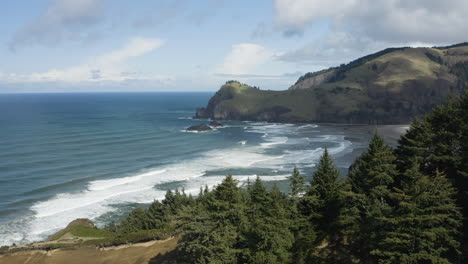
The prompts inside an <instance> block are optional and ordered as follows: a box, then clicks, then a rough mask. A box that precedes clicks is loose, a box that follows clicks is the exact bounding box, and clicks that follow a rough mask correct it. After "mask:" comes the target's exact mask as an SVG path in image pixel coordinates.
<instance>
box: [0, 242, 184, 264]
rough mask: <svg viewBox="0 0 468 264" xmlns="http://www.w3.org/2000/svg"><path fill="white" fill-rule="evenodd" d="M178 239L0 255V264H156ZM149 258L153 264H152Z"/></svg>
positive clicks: (173, 246) (175, 244)
mask: <svg viewBox="0 0 468 264" xmlns="http://www.w3.org/2000/svg"><path fill="white" fill-rule="evenodd" d="M177 240H178V238H169V239H166V240H157V241H150V242H145V243H137V244H129V245H122V246H116V247H107V248H96V247H81V248H77V249H55V250H51V251H45V250H30V251H22V252H16V253H11V254H4V255H0V263H1V264H6V263H8V264H62V263H63V264H83V263H96V264H130V263H132V264H133V263H141V264H143V263H150V262H151V263H157V262H154V259H155V257H156V256H158V255H165V254H166V253H168V252H170V251H172V250H174V249H175V248H176V246H177ZM152 259H153V261H152Z"/></svg>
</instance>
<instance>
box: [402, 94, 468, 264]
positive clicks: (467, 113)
mask: <svg viewBox="0 0 468 264" xmlns="http://www.w3.org/2000/svg"><path fill="white" fill-rule="evenodd" d="M408 137H410V138H411V139H412V140H407V138H408ZM399 143H400V146H399V147H398V149H397V151H396V154H397V155H398V163H399V164H405V162H406V163H407V162H408V160H410V158H411V159H417V160H418V161H419V163H420V169H421V170H422V171H423V172H424V173H425V174H427V175H435V173H436V171H441V172H443V173H444V174H445V175H446V177H447V178H448V179H449V180H451V181H452V182H453V184H454V186H455V187H456V189H457V195H456V198H457V204H458V206H460V207H461V208H462V214H463V218H464V221H463V223H464V224H463V233H464V239H463V243H464V246H462V248H463V250H464V255H465V256H464V258H465V261H466V259H468V154H467V153H468V90H466V91H465V93H464V94H463V95H462V96H460V97H459V98H455V99H450V100H449V102H448V103H447V104H445V105H441V106H438V107H436V109H435V110H434V111H433V112H432V113H430V114H428V115H426V116H425V117H424V119H422V120H421V124H417V123H416V124H413V125H412V126H411V128H410V129H409V131H408V133H407V135H406V136H403V137H402V138H401V140H400V142H399ZM415 146H416V147H415ZM418 146H419V147H418ZM417 148H419V150H422V151H414V149H417Z"/></svg>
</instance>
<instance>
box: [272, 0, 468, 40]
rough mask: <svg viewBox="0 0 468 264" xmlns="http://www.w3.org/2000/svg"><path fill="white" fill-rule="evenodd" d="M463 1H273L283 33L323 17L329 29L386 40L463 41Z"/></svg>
mask: <svg viewBox="0 0 468 264" xmlns="http://www.w3.org/2000/svg"><path fill="white" fill-rule="evenodd" d="M467 10H468V1H466V0H446V1H438V0H412V1H408V0H383V1H375V0H275V13H276V22H277V24H278V25H279V26H280V27H282V29H283V30H284V32H291V31H297V32H301V31H302V30H304V29H306V27H307V25H309V24H311V23H314V22H317V21H320V20H323V21H327V22H329V23H330V24H331V27H332V28H333V30H338V31H346V32H350V33H353V34H359V35H365V36H367V37H369V38H370V39H371V40H375V41H385V42H388V43H408V42H424V43H434V44H446V43H456V42H462V41H466V38H467V34H466V25H467V24H468V13H467Z"/></svg>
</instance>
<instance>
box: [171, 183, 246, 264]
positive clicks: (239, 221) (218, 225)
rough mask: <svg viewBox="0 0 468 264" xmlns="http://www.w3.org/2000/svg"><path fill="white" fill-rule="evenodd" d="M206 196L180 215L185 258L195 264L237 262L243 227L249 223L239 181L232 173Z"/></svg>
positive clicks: (182, 250) (180, 246)
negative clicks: (240, 234)
mask: <svg viewBox="0 0 468 264" xmlns="http://www.w3.org/2000/svg"><path fill="white" fill-rule="evenodd" d="M204 198H206V201H205V202H204V203H203V204H199V205H198V206H193V207H188V208H186V210H185V211H184V212H182V213H180V214H179V217H178V221H180V223H181V224H180V226H179V227H180V229H182V238H181V240H180V242H179V251H180V253H181V255H182V257H183V258H185V259H186V260H187V261H188V262H191V263H237V259H238V256H239V254H240V253H241V251H240V249H239V247H238V243H239V228H240V226H242V225H244V223H245V219H244V217H245V208H244V205H243V204H242V203H241V201H242V199H241V198H242V194H241V190H240V188H239V187H238V182H237V181H236V180H234V178H233V177H232V175H228V176H227V177H226V178H225V179H224V180H223V182H222V183H221V184H219V185H218V186H216V187H215V189H214V190H213V191H212V192H210V193H207V194H206V195H205V197H204Z"/></svg>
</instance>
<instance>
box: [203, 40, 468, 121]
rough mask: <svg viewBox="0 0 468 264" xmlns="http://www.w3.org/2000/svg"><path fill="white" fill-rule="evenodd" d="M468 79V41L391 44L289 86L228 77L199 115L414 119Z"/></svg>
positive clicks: (460, 88)
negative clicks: (260, 85)
mask: <svg viewBox="0 0 468 264" xmlns="http://www.w3.org/2000/svg"><path fill="white" fill-rule="evenodd" d="M467 81H468V43H462V44H457V45H453V46H449V47H434V48H389V49H385V50H383V51H380V52H377V53H375V54H371V55H368V56H365V57H362V58H360V59H357V60H355V61H352V62H350V63H348V64H345V65H341V66H339V67H333V68H330V69H326V70H322V71H319V72H315V73H307V74H305V75H304V76H302V77H300V78H299V80H298V81H297V82H296V83H295V84H294V85H293V86H291V87H290V88H289V89H288V90H284V91H266V90H259V89H257V88H254V87H251V86H248V85H245V84H241V83H239V82H236V81H228V82H227V83H226V84H225V85H223V86H222V87H221V89H220V90H219V91H218V92H217V93H216V94H215V95H214V96H213V97H212V98H211V100H210V101H209V103H208V106H207V107H206V108H201V109H198V110H197V114H196V117H199V118H213V119H233V120H258V121H270V122H337V123H361V124H398V123H409V122H410V121H411V119H412V118H413V117H415V116H420V115H422V114H425V113H427V112H429V111H430V110H431V109H432V108H433V107H434V106H435V105H438V104H441V103H444V102H445V101H446V100H447V97H448V96H449V95H450V94H452V95H458V94H460V93H461V92H462V91H463V90H464V87H465V85H466V83H467Z"/></svg>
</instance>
